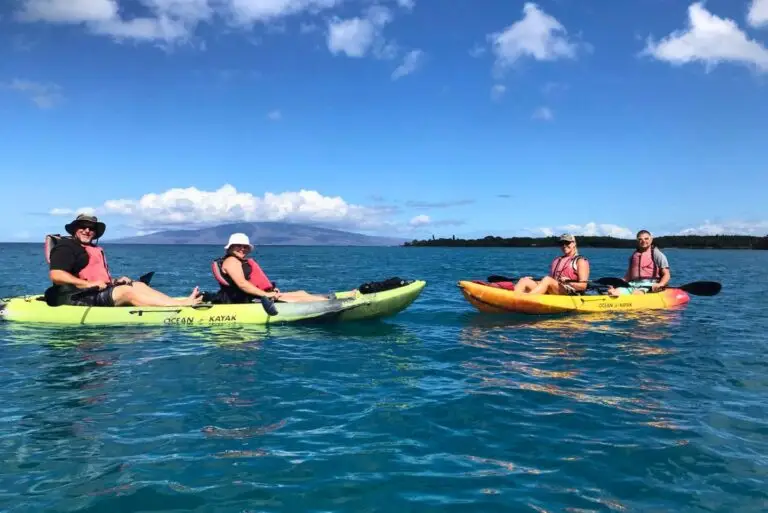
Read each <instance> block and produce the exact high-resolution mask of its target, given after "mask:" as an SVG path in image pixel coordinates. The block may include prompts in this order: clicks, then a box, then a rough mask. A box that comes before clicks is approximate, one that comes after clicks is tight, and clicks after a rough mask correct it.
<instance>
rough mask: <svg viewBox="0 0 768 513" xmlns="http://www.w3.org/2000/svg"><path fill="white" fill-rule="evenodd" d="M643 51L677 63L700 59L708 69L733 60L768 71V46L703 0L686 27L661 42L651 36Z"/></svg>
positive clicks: (694, 7) (693, 8) (690, 14)
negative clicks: (717, 14) (709, 6)
mask: <svg viewBox="0 0 768 513" xmlns="http://www.w3.org/2000/svg"><path fill="white" fill-rule="evenodd" d="M753 8H754V5H753ZM751 13H752V12H751V11H750V14H751ZM758 14H759V13H758ZM641 54H642V55H650V56H652V57H654V58H656V59H658V60H660V61H665V62H669V63H671V64H674V65H682V64H687V63H691V62H696V61H699V62H702V63H703V64H704V65H705V67H706V69H707V70H711V69H713V68H714V67H715V66H717V65H718V64H721V63H723V62H733V63H739V64H743V65H746V66H754V67H755V68H756V69H757V70H759V71H768V49H766V47H765V46H763V45H762V44H761V43H759V42H757V41H755V40H754V39H749V38H748V37H747V35H746V34H745V33H744V32H743V31H742V30H741V29H740V28H739V26H738V24H737V23H736V22H735V21H733V20H731V19H728V18H720V17H718V16H715V15H714V14H712V13H710V12H709V11H708V10H707V9H705V8H704V6H703V4H702V3H701V2H696V3H694V4H691V5H690V6H689V7H688V27H687V28H686V29H684V30H677V31H675V32H672V33H671V34H669V35H668V36H667V37H665V38H663V39H662V40H661V41H659V42H655V41H653V39H651V38H650V37H649V38H648V41H647V44H646V47H645V49H644V50H643V52H642V53H641Z"/></svg>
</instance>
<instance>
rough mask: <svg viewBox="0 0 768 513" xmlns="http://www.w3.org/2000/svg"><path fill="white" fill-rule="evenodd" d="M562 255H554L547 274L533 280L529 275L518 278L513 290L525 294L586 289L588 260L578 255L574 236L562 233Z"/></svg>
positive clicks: (562, 292)
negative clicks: (539, 279)
mask: <svg viewBox="0 0 768 513" xmlns="http://www.w3.org/2000/svg"><path fill="white" fill-rule="evenodd" d="M559 244H560V250H561V251H562V255H560V256H557V257H555V258H554V259H553V260H552V263H551V264H550V266H549V276H544V277H543V278H542V279H541V281H535V280H534V279H533V278H531V277H530V276H526V277H525V278H520V281H518V282H517V283H516V284H515V291H516V292H522V293H526V294H563V295H574V294H581V293H582V292H584V291H585V290H586V289H587V280H589V261H588V260H587V259H586V258H585V257H583V256H581V255H579V248H578V247H577V246H576V237H574V236H573V235H572V234H570V233H564V234H562V235H561V236H560V240H559Z"/></svg>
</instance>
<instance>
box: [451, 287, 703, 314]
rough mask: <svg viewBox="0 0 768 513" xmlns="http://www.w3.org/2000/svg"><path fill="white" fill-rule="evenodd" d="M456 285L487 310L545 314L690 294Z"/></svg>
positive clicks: (679, 299)
mask: <svg viewBox="0 0 768 513" xmlns="http://www.w3.org/2000/svg"><path fill="white" fill-rule="evenodd" d="M458 286H459V288H460V289H461V292H462V294H463V295H464V298H465V299H466V300H467V301H469V302H470V303H471V304H472V305H473V306H474V307H475V308H477V309H478V310H480V311H481V312H490V313H510V312H511V313H521V314H530V315H545V314H562V313H594V312H621V311H639V310H658V309H669V308H674V307H678V306H682V305H684V304H686V303H688V301H689V300H690V296H689V295H688V294H687V293H686V292H684V291H682V290H680V289H665V290H663V291H661V292H650V293H647V294H639V295H629V296H619V297H612V296H608V295H595V296H591V295H584V296H562V295H555V294H523V293H520V292H514V291H512V290H506V289H503V288H499V287H494V286H492V285H489V284H483V283H478V282H473V281H460V282H459V283H458Z"/></svg>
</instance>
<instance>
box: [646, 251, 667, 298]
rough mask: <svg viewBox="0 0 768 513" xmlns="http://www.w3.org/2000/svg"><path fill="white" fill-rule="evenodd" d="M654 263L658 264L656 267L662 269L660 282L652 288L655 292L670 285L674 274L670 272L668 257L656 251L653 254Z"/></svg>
mask: <svg viewBox="0 0 768 513" xmlns="http://www.w3.org/2000/svg"><path fill="white" fill-rule="evenodd" d="M653 261H654V263H655V264H656V267H658V268H659V269H660V271H659V272H660V273H661V278H660V279H659V282H658V283H654V286H653V287H651V290H654V291H655V290H658V289H662V288H664V287H666V286H667V283H669V280H670V279H671V278H672V273H671V272H670V270H669V261H668V260H667V256H666V255H665V254H664V253H662V252H661V251H659V250H655V251H654V252H653Z"/></svg>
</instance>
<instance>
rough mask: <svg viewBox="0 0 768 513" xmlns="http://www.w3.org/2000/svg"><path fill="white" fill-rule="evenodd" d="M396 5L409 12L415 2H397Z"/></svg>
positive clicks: (409, 0) (400, 0) (402, 0)
mask: <svg viewBox="0 0 768 513" xmlns="http://www.w3.org/2000/svg"><path fill="white" fill-rule="evenodd" d="M397 5H399V6H400V7H402V8H403V9H408V10H409V11H410V10H412V9H413V8H414V6H415V5H416V2H415V1H414V0H397Z"/></svg>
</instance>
